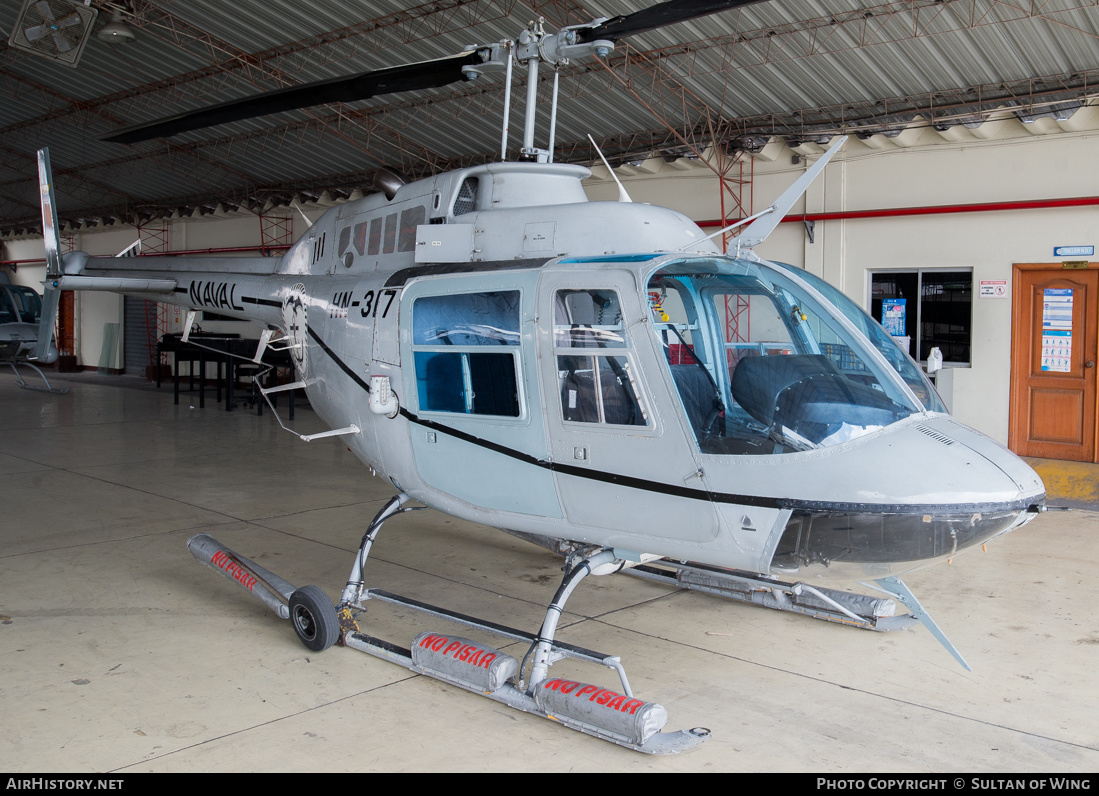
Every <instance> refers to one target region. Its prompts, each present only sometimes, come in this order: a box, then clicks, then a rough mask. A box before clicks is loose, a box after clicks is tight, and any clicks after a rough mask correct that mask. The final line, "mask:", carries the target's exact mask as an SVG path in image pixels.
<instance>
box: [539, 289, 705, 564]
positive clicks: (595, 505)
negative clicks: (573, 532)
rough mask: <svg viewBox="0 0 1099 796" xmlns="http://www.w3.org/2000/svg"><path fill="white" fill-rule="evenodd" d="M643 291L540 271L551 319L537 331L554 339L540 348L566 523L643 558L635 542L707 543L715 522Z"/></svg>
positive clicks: (542, 312)
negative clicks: (651, 327)
mask: <svg viewBox="0 0 1099 796" xmlns="http://www.w3.org/2000/svg"><path fill="white" fill-rule="evenodd" d="M640 295H641V293H640V289H639V287H638V285H637V284H636V281H635V278H634V276H633V274H632V273H630V272H626V271H623V272H615V271H595V272H587V273H576V272H547V273H544V274H543V275H542V280H541V283H540V285H539V297H538V302H539V316H540V318H541V319H552V323H549V322H548V321H542V322H541V323H540V326H541V328H543V329H546V330H548V333H545V334H543V335H542V337H540V339H539V341H538V344H539V346H540V351H539V368H540V375H541V381H542V396H543V406H544V411H545V418H546V423H547V430H548V436H549V448H550V457H551V461H552V463H553V468H554V475H555V478H556V479H557V488H558V493H559V495H560V498H561V504H562V507H563V509H564V512H565V516H566V518H567V519H568V521H569V522H570V524H571V525H574V526H589V527H591V528H593V529H604V530H605V529H611V531H612V534H611V538H610V540H609V541H608V540H607V537H606V535H605V534H604V535H602V536H600V537H599V540H600V541H602V542H603V543H604V544H608V543H609V544H613V545H616V546H620V547H624V548H626V549H630V550H635V551H637V552H646V551H645V550H644V549H641V550H638V549H637V548H638V547H642V548H643V547H644V540H643V539H638V538H637V537H638V536H639V535H640V536H649V537H654V538H669V537H670V538H673V539H679V540H683V541H689V542H705V541H709V540H711V539H713V538H714V537H715V536H716V535H717V532H718V524H717V514H716V511H715V509H714V506H713V504H712V503H711V502H710V500H709V497H708V495H707V492H706V490H705V487H704V485H703V483H702V480H701V474H700V468H699V464H698V458H697V455H696V453H695V451H694V442H693V440H689V439H688V438H687V437H686V436H685V435H684V433H683V429H682V426H681V424H680V422H679V420H678V417H677V414H676V409H675V406H674V404H673V403H672V400H673V398H674V397H673V396H672V395H671V394H670V392H669V387H668V382H667V380H666V379H665V378H664V377H663V375H662V373H661V370H660V363H659V361H658V360H657V357H658V355H659V352H658V351H657V350H656V347H655V345H654V342H653V338H652V336H651V334H650V330H649V329H648V327H647V324H648V323H649V321H648V318H647V312H648V309H647V307H645V306H643V305H642V303H641V300H640ZM613 532H621V533H622V534H623V535H622V536H621V537H614V535H613ZM578 538H582V539H584V537H582V536H581V537H578ZM588 538H590V539H591V540H593V541H594V540H596V536H595V535H594V534H593V535H592V536H591V537H588ZM615 538H617V539H618V541H615ZM584 540H587V539H584Z"/></svg>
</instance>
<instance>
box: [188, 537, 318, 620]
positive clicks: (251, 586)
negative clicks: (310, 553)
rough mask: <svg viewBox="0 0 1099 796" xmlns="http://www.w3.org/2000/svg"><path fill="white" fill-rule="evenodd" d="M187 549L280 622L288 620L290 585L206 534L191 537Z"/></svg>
mask: <svg viewBox="0 0 1099 796" xmlns="http://www.w3.org/2000/svg"><path fill="white" fill-rule="evenodd" d="M187 549H188V550H190V551H191V555H193V556H194V557H195V558H197V559H198V560H199V561H200V562H202V563H203V564H205V565H206V566H208V567H210V568H211V569H214V570H217V571H218V572H220V573H221V574H222V575H224V576H225V577H226V578H228V579H229V580H231V581H233V582H235V583H237V584H239V585H240V586H242V587H243V588H244V589H246V590H247V591H248V592H249V593H251V594H252V595H254V596H255V597H258V598H259V599H260V600H261V601H262V602H263V604H264V605H266V606H267V607H268V608H270V609H271V610H272V611H274V612H275V613H276V614H277V615H278V616H279V618H280V619H289V618H290V595H291V594H293V593H294V592H295V591H297V589H296V587H295V586H294V585H293V584H291V583H288V582H287V581H285V580H283V579H282V578H280V577H279V576H278V575H276V574H275V573H273V572H268V571H267V570H266V569H264V568H263V567H261V566H260V565H259V564H257V563H255V562H254V561H250V560H248V559H247V558H245V557H244V556H241V555H237V554H236V553H234V552H233V551H232V550H230V549H229V548H228V547H226V546H225V545H223V544H222V543H221V542H219V541H218V540H217V539H215V538H214V537H212V536H210V535H209V534H205V533H200V534H198V535H197V536H192V537H191V538H190V539H188V540H187Z"/></svg>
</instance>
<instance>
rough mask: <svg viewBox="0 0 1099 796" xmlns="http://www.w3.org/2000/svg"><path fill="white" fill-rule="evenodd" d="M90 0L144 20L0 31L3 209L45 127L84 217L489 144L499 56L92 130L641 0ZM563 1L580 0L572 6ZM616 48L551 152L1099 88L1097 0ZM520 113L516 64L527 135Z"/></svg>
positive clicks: (642, 41) (21, 204)
mask: <svg viewBox="0 0 1099 796" xmlns="http://www.w3.org/2000/svg"><path fill="white" fill-rule="evenodd" d="M61 1H62V0H52V2H53V3H55V4H57V3H60V2H61ZM92 5H93V6H94V7H97V8H99V9H100V12H101V13H100V20H99V23H98V24H99V25H102V24H105V23H106V22H107V21H108V20H109V12H111V11H118V10H122V11H123V14H122V17H123V19H124V20H125V21H126V22H127V24H129V25H130V26H131V27H132V28H133V30H134V31H135V33H136V39H135V40H134V42H133V43H130V44H114V45H111V44H106V43H104V42H101V41H99V40H97V39H95V38H93V39H92V40H91V41H90V42H89V44H88V46H87V47H86V49H85V51H84V54H83V57H82V59H81V61H80V63H79V64H78V66H77V67H76V68H69V67H66V66H63V65H60V64H57V63H54V62H52V61H50V60H47V59H45V58H41V57H37V56H34V55H31V54H27V53H24V52H22V51H17V50H15V49H12V48H10V47H6V46H0V97H2V99H0V153H2V154H3V155H4V157H3V158H0V232H7V233H9V234H10V233H11V232H12V231H13V230H23V229H26V228H28V227H29V228H36V227H37V226H38V224H39V221H38V211H37V186H36V175H35V166H34V151H35V150H36V149H38V148H39V147H41V146H49V147H50V150H51V158H52V161H53V165H54V169H55V172H56V174H57V180H56V182H57V189H58V204H59V208H60V213H61V215H62V216H63V217H64V218H67V219H68V220H69V221H70V222H76V221H78V220H79V219H84V218H93V217H97V216H115V217H119V216H121V217H127V214H132V213H134V212H135V211H137V210H138V209H141V210H142V211H143V212H157V211H158V209H159V212H171V211H172V210H173V209H176V208H180V207H181V206H182V207H183V208H184V210H186V207H187V206H189V205H191V204H197V203H206V204H213V203H216V202H218V201H221V200H225V201H230V202H232V203H234V204H239V203H241V202H244V203H249V202H255V201H266V199H267V198H269V197H270V196H272V195H273V194H277V195H279V196H281V197H283V199H284V200H285V199H286V198H288V197H291V196H293V194H294V191H295V190H296V189H299V188H305V187H308V189H309V190H310V191H312V192H317V191H318V190H323V187H322V186H324V185H325V184H327V185H331V186H334V187H335V186H338V187H340V188H342V189H344V190H347V189H349V188H350V187H354V184H356V183H357V184H359V185H365V184H366V183H368V181H369V176H368V175H369V174H370V171H371V169H373V168H375V167H378V166H387V167H390V168H395V169H397V170H401V171H404V172H406V173H408V174H409V175H410V176H419V175H422V174H427V173H431V172H432V171H434V170H437V169H439V168H445V167H447V166H449V165H453V164H456V163H467V162H473V161H476V160H479V159H480V160H484V159H492V158H494V157H496V156H497V155H496V150H497V149H498V147H499V124H500V117H501V114H502V109H503V91H502V86H503V82H502V78H501V76H499V75H493V74H486V75H484V76H482V77H481V78H480V79H478V80H476V81H473V82H470V83H462V84H455V85H451V86H448V87H444V88H440V89H431V90H425V91H417V92H409V93H407V94H401V95H390V96H385V97H380V98H376V99H374V100H369V101H365V102H356V103H351V104H350V105H347V106H321V107H318V108H314V109H311V110H301V111H291V112H286V113H281V114H276V115H274V116H271V117H265V118H262V119H249V120H245V121H240V122H234V123H232V124H227V125H223V126H220V127H217V128H211V129H206V130H199V131H194V132H189V133H183V134H180V135H178V136H175V137H173V138H171V139H166V140H158V141H150V142H145V143H141V144H135V145H132V146H124V145H119V144H108V143H105V142H103V141H100V140H99V137H100V136H102V135H105V134H107V133H109V132H112V131H115V130H118V129H121V128H124V127H127V126H130V125H133V124H137V123H141V122H145V121H150V120H153V119H157V118H161V117H164V116H168V115H172V114H175V113H179V112H181V111H186V110H192V109H196V108H200V107H205V106H208V105H211V104H216V103H220V102H224V101H227V100H231V99H236V98H240V97H246V96H251V95H253V94H256V93H260V92H263V91H267V90H271V89H274V88H278V87H281V86H285V85H299V84H304V83H309V82H312V81H317V80H325V79H330V78H336V77H341V76H346V75H348V74H353V73H356V72H360V71H364V70H371V69H379V68H385V67H388V66H393V65H396V64H401V63H409V62H414V61H422V60H426V59H429V58H438V57H443V56H447V55H451V54H453V53H455V52H459V51H461V49H462V48H463V47H464V46H466V45H469V44H472V43H477V44H488V43H492V42H496V41H499V40H501V39H503V38H511V37H514V36H515V35H517V34H518V33H519V32H520V31H522V30H523V29H524V28H526V26H527V24H528V22H529V21H530V20H532V19H536V18H537V17H538V15H539V14H542V15H545V16H546V18H547V23H546V24H547V27H548V28H550V29H554V27H555V25H557V24H559V23H561V22H571V23H575V22H578V21H583V20H584V19H585V18H595V17H602V16H605V17H614V16H617V15H620V14H630V13H632V12H634V11H637V10H639V9H641V8H643V7H645V6H646V5H649V3H646V2H645V0H590V1H588V0H585V1H584V2H581V3H579V4H578V3H575V2H570V3H568V4H565V3H560V2H546V1H545V0H528V1H527V2H518V0H435V2H432V3H425V4H423V5H420V6H414V7H412V8H407V7H406V6H405V5H403V4H402V3H400V2H397V1H396V0H380V1H377V2H366V1H365V0H363V1H361V2H346V0H310V2H302V0H235V2H233V3H232V4H226V3H221V2H215V1H213V0H93V2H92ZM566 5H567V6H568V7H569V8H570V9H571V12H570V13H571V14H572V16H571V17H570V18H569V19H568V20H564V19H562V18H561V15H562V14H563V13H564V12H563V10H562V9H564V8H565V6H566ZM22 6H23V2H22V0H0V27H2V28H4V29H5V30H8V29H11V28H12V27H13V26H15V25H16V18H17V15H18V13H19V11H20V8H21V7H22ZM585 15H587V16H586V17H585ZM607 64H608V65H609V68H607V67H605V66H604V65H601V64H600V63H597V62H595V61H594V60H593V59H588V60H586V61H582V62H576V63H573V64H570V65H569V66H567V67H564V68H563V69H562V71H561V75H562V79H561V106H560V110H559V117H558V130H557V143H558V145H559V151H560V152H561V153H575V154H574V157H576V158H580V159H582V160H584V161H585V162H590V160H591V159H592V157H593V155H592V153H591V151H590V149H589V148H588V147H587V146H585V145H584V143H583V142H585V141H586V136H587V134H589V133H591V134H592V135H593V136H595V137H596V138H597V140H601V143H602V144H606V147H605V149H606V151H607V153H608V155H609V156H611V157H612V158H614V159H616V160H617V161H619V162H621V161H623V160H636V159H638V158H641V157H643V156H644V155H645V154H647V153H648V151H649V150H650V149H651V148H652V147H654V146H657V145H660V146H664V147H666V148H667V149H668V150H669V151H680V150H682V149H683V147H682V143H681V141H680V140H679V137H678V136H685V137H687V138H688V139H689V140H691V141H692V142H695V143H696V146H702V145H704V144H705V143H706V141H705V140H704V139H700V138H699V129H698V128H699V127H700V123H701V122H702V121H703V120H707V119H708V120H709V123H710V124H711V125H713V124H716V125H717V129H718V130H719V131H720V134H721V135H722V136H723V137H727V138H732V139H735V141H734V145H735V143H737V142H739V143H740V144H741V145H751V144H752V143H753V142H754V145H756V146H758V145H759V142H760V140H765V139H766V137H767V136H770V135H773V134H783V135H786V136H787V137H788V138H790V139H797V140H809V139H815V138H816V139H824V138H827V137H828V135H830V134H832V133H834V132H836V131H838V130H840V129H853V128H855V127H857V129H859V130H861V133H862V134H863V135H871V134H874V133H880V132H882V131H883V130H887V129H888V130H890V131H891V132H892V133H895V132H896V131H897V130H898V129H900V127H901V126H903V125H904V124H907V123H910V122H911V120H912V119H913V118H914V117H915V116H916V115H917V114H919V116H920V118H921V119H923V120H924V123H929V124H934V125H936V126H937V127H940V128H944V129H945V128H948V127H950V126H951V125H956V124H961V123H967V124H969V125H974V124H979V123H980V121H981V118H982V114H986V113H988V112H989V111H991V110H992V109H994V108H996V107H997V106H1003V105H1004V104H1008V105H1014V106H1016V107H1017V108H1018V112H1019V115H1020V118H1031V117H1033V116H1035V115H1041V114H1043V113H1046V112H1048V111H1052V110H1056V111H1057V112H1058V113H1059V114H1060V115H1061V116H1065V115H1068V114H1070V113H1071V111H1072V109H1073V108H1074V107H1076V105H1077V104H1079V103H1080V102H1083V101H1088V100H1089V99H1090V98H1093V97H1094V96H1095V95H1096V93H1097V90H1096V88H1095V85H1096V83H1097V82H1099V0H1049V2H1043V3H1041V4H1032V5H1027V4H1021V5H1016V4H1008V3H1002V2H995V0H892V2H890V0H785V1H784V2H782V3H777V2H763V3H759V4H756V5H751V6H748V7H746V8H742V9H738V10H730V11H726V12H722V13H720V14H716V15H713V16H709V17H705V18H702V19H696V20H692V21H689V22H683V23H679V24H676V25H672V26H668V27H665V28H661V29H657V30H653V31H649V32H646V33H644V34H639V35H636V36H634V37H631V38H629V39H626V40H623V41H622V42H620V43H619V46H618V47H617V48H616V51H615V53H613V54H612V56H611V57H610V58H609V59H608V61H607ZM520 71H521V70H517V74H518V72H520ZM542 75H543V78H544V82H543V84H542V86H541V88H540V92H539V100H540V113H541V118H540V120H539V122H540V126H539V136H540V140H539V141H538V142H537V143H538V144H539V145H544V143H545V136H546V124H547V119H546V116H547V113H546V112H547V110H548V97H549V82H548V78H549V70H543V73H542ZM1055 103H1056V104H1055ZM522 113H523V90H522V88H521V86H520V85H518V84H517V85H516V87H515V90H514V94H513V105H512V125H511V126H512V137H511V142H512V146H513V147H514V146H517V145H518V142H519V138H520V136H521V132H520V131H519V128H520V127H521V119H522ZM669 127H671V128H675V129H676V130H677V131H678V136H677V135H675V134H672V133H671V132H669V130H668V128H669ZM707 129H710V128H709V127H707ZM1041 129H1043V130H1047V129H1050V128H1049V127H1048V126H1043V127H1042V128H1041ZM1054 129H1056V128H1054ZM654 142H655V143H654Z"/></svg>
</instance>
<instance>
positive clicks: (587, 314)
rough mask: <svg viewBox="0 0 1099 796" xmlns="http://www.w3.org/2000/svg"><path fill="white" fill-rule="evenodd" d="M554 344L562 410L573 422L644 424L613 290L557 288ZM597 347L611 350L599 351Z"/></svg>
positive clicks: (623, 328)
mask: <svg viewBox="0 0 1099 796" xmlns="http://www.w3.org/2000/svg"><path fill="white" fill-rule="evenodd" d="M553 338H554V348H555V354H556V357H557V380H558V389H559V391H560V394H561V413H562V415H563V416H564V418H565V420H568V421H572V422H575V423H605V424H609V425H616V426H644V425H647V424H648V419H647V417H646V416H645V412H644V410H643V408H642V406H641V402H640V400H639V399H638V394H637V386H636V384H635V382H634V378H633V370H632V367H631V364H630V357H629V355H628V353H627V351H626V349H627V348H628V343H627V339H626V330H625V326H624V325H623V321H622V307H621V305H620V304H619V301H618V294H617V293H616V292H614V291H613V290H559V291H557V295H556V297H555V302H554V326H553ZM598 349H610V350H609V351H607V353H602V352H600V351H598Z"/></svg>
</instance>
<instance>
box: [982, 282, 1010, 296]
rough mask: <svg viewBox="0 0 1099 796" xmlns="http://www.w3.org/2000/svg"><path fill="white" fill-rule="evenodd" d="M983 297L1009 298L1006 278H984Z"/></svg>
mask: <svg viewBox="0 0 1099 796" xmlns="http://www.w3.org/2000/svg"><path fill="white" fill-rule="evenodd" d="M979 295H980V297H981V298H1007V280H1006V279H982V280H981V292H980V293H979Z"/></svg>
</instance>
